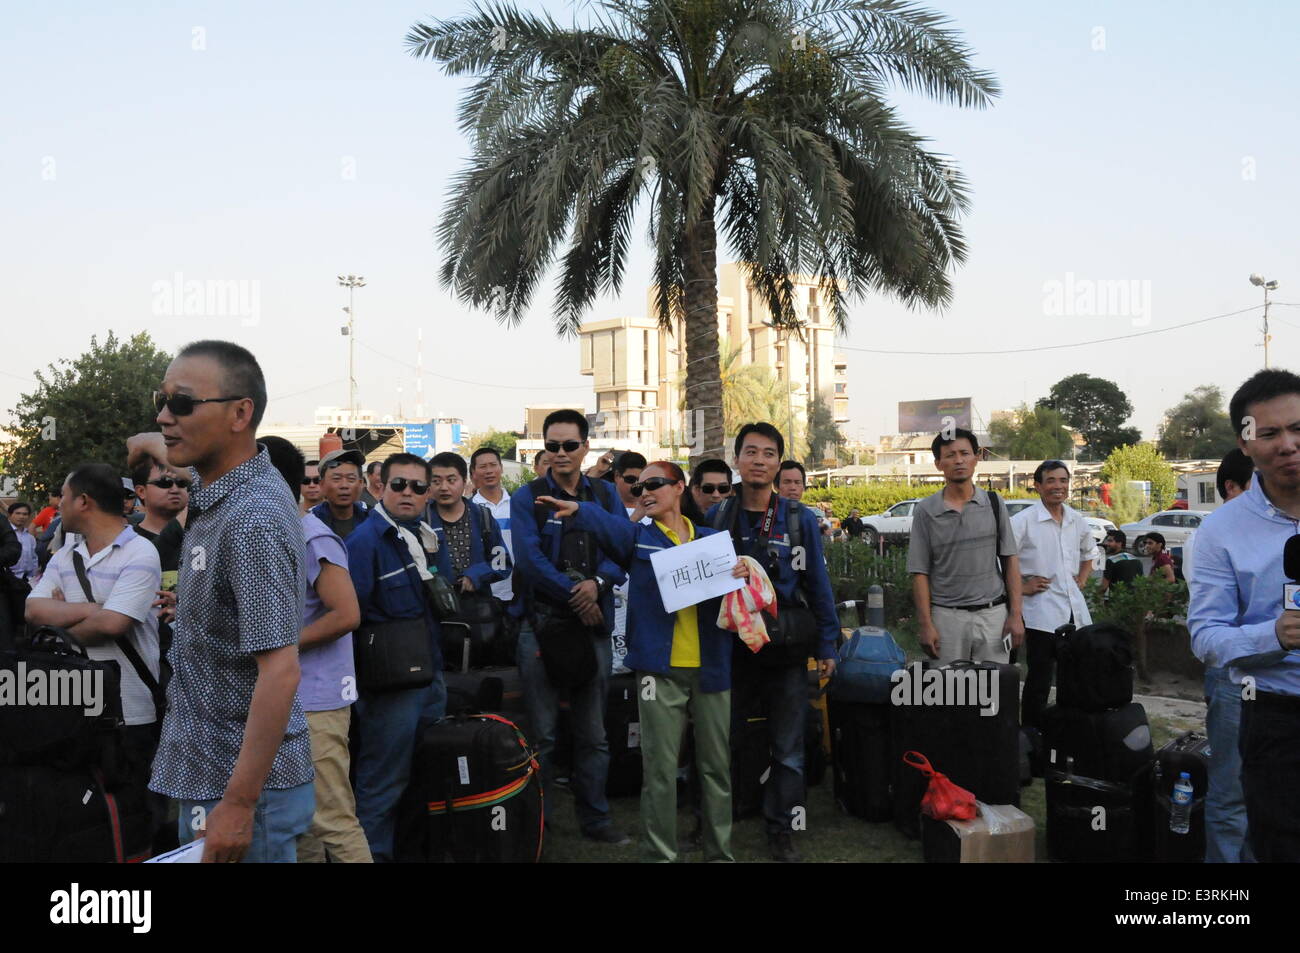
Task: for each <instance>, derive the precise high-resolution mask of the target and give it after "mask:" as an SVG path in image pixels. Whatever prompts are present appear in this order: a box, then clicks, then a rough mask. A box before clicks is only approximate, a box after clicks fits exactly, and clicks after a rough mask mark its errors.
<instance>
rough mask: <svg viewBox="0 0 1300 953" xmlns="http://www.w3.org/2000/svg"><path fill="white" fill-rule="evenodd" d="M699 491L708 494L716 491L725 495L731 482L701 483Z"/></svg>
mask: <svg viewBox="0 0 1300 953" xmlns="http://www.w3.org/2000/svg"><path fill="white" fill-rule="evenodd" d="M700 492H701V493H710V494H712V493H717V494H719V495H721V496H726V495H727V494H728V493H730V492H731V484H730V483H701V484H700Z"/></svg>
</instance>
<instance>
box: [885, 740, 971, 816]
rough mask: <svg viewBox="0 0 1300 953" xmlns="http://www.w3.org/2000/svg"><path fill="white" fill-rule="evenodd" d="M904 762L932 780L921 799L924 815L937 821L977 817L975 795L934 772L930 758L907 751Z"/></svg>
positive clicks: (904, 754)
mask: <svg viewBox="0 0 1300 953" xmlns="http://www.w3.org/2000/svg"><path fill="white" fill-rule="evenodd" d="M903 760H904V761H905V762H907V763H908V764H910V765H911V766H912V767H914V768H916V770H918V771H920V772H921V773H922V774H924V775H925V776H926V777H927V778H929V779H930V785H929V787H927V788H926V789H925V797H923V798H921V813H922V814H926V815H928V816H930V817H933V818H934V819H935V820H936V821H969V820H970V819H971V818H973V817H974V816H975V814H976V810H977V809H976V807H975V795H974V794H971V793H970V791H967V790H966V789H965V788H962V787H958V786H957V785H955V784H953V783H952V781H950V780H949V779H948V775H946V774H940V773H939V772H938V771H936V770H934V767H933V766H932V765H931V764H930V759H929V758H927V757H926V756H925V755H923V754H921V752H919V751H905V752H904V753H903Z"/></svg>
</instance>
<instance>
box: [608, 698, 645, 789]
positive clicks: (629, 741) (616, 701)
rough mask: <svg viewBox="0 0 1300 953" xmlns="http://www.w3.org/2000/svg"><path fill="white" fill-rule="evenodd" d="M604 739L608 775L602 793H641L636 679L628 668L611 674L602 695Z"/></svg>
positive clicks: (639, 727) (639, 719) (639, 726)
mask: <svg viewBox="0 0 1300 953" xmlns="http://www.w3.org/2000/svg"><path fill="white" fill-rule="evenodd" d="M605 739H606V741H608V743H609V777H608V779H607V780H606V782H605V793H606V794H607V795H609V796H610V797H631V796H632V795H634V794H640V793H641V715H640V711H639V708H638V706H637V681H636V675H635V674H634V673H632V672H624V673H621V674H618V675H611V676H610V678H609V691H608V694H607V695H606V698H605Z"/></svg>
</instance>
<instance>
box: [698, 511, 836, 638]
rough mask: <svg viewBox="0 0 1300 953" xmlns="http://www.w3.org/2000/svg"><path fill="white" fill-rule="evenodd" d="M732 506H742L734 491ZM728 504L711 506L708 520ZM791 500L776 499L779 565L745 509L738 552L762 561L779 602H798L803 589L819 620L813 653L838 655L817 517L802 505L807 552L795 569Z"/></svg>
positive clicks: (774, 534) (739, 523)
mask: <svg viewBox="0 0 1300 953" xmlns="http://www.w3.org/2000/svg"><path fill="white" fill-rule="evenodd" d="M732 498H733V499H734V500H735V502H734V503H732V505H733V506H736V507H739V506H740V495H739V494H733V497H732ZM723 505H725V504H724V503H718V504H715V505H714V506H712V507H711V508H710V509H709V512H708V513H707V514H706V515H705V518H704V519H705V522H706V523H707V524H708V525H709V526H712V525H713V520H714V518H715V517H716V515H717V512H718V508H719V507H721V506H723ZM789 506H790V501H789V500H787V499H785V498H784V497H778V498H777V504H776V517H775V519H774V520H773V522H772V535H771V542H772V544H773V547H774V549H775V551H776V565H775V566H773V565H772V564H771V563H772V559H771V557H770V556H769V555H768V553H767V551H766V550H767V547H766V546H759V545H757V539H756V538H755V537H757V535H758V534H757V531H751V530H750V528H749V521H748V519H747V517H746V515H745V513H744V511H743V510H741V511H739V512H737V513H736V535H737V536H739V537H740V538H739V541H738V542H737V544H736V553H737V554H738V555H741V556H752V557H754V558H755V559H757V560H758V561H759V562H760V563H762V565H763V568H764V569H765V570H766V571H767V574H768V577H769V578H770V579H771V580H772V586H773V588H775V589H776V592H777V598H778V600H779V601H780V602H783V603H784V602H798V599H797V596H796V590H800V589H801V590H802V592H803V595H804V598H805V600H806V601H807V603H808V608H810V609H811V610H812V613H813V617H814V618H816V620H817V632H818V644H817V651H816V652H815V653H814V654H815V655H816V657H817V658H818V659H829V658H835V646H836V643H837V642H838V641H839V637H840V621H839V616H838V614H837V613H836V612H835V593H834V591H833V590H832V589H831V577H830V574H829V573H828V572H827V571H826V557H825V556H824V555H823V553H822V533H821V528H820V527H819V526H818V525H817V517H815V516H813V514H812V510H810V509H809V508H808V507H806V506H800V507H799V510H800V515H799V519H800V528H801V531H802V534H803V540H802V542H803V547H804V549H806V550H807V552H806V553H803V554H799V555H800V556H801V557H802V563H803V568H802V569H799V570H796V569H795V568H794V565H793V564H794V557H795V555H796V554H794V553H792V552H791V548H790V536H789V534H788V533H787V532H786V520H787V518H788V515H789Z"/></svg>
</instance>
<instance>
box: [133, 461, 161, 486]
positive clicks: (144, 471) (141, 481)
mask: <svg viewBox="0 0 1300 953" xmlns="http://www.w3.org/2000/svg"><path fill="white" fill-rule="evenodd" d="M156 466H158V464H157V462H156V461H155V460H154V459H153V458H152V457H145V458H144V459H143V460H141V461H140V462H139V463H137V464H136V465H135V469H134V470H132V471H131V482H132V483H134V484H135V485H136V486H144V485H145V484H146V483H148V482H149V476H150V475H151V474H152V473H153V468H154V467H156Z"/></svg>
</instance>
